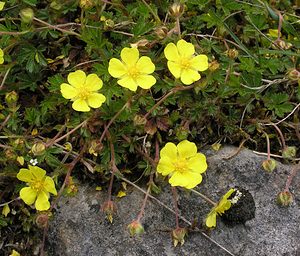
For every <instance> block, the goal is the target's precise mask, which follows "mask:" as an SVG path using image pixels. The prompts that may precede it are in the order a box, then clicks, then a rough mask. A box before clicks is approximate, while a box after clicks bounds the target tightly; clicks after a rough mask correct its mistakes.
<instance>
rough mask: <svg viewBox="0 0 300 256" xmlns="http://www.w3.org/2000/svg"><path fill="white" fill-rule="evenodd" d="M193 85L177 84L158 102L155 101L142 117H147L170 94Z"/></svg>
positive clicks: (188, 88)
mask: <svg viewBox="0 0 300 256" xmlns="http://www.w3.org/2000/svg"><path fill="white" fill-rule="evenodd" d="M194 87H195V85H190V86H177V87H175V88H173V89H171V91H169V92H168V93H167V94H165V95H164V96H163V97H162V98H161V99H160V100H159V101H158V102H156V104H155V105H153V107H152V108H151V109H150V110H149V111H148V112H147V113H146V114H145V115H144V119H147V117H148V116H149V115H150V114H151V113H152V112H153V110H154V109H156V108H157V107H158V106H159V105H161V104H162V103H163V102H164V101H165V100H166V99H167V98H169V97H170V96H171V95H172V94H174V93H176V92H178V91H186V90H190V89H192V88H194Z"/></svg>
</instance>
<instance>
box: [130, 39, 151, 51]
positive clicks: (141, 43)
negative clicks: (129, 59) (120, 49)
mask: <svg viewBox="0 0 300 256" xmlns="http://www.w3.org/2000/svg"><path fill="white" fill-rule="evenodd" d="M130 46H131V47H132V48H134V47H136V48H146V49H148V48H150V42H149V40H147V39H141V40H139V41H137V42H136V43H133V44H130Z"/></svg>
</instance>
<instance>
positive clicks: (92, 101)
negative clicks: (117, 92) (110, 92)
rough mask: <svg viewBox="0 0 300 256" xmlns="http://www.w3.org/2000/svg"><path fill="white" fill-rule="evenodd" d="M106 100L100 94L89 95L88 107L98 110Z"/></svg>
mask: <svg viewBox="0 0 300 256" xmlns="http://www.w3.org/2000/svg"><path fill="white" fill-rule="evenodd" d="M105 100H106V98H105V96H104V95H103V94H101V93H91V94H90V96H89V97H88V99H87V101H88V105H89V106H90V107H92V108H99V107H101V105H102V103H103V102H105Z"/></svg>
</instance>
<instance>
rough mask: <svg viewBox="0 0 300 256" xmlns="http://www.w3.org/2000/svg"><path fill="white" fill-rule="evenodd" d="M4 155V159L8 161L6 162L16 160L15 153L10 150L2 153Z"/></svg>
mask: <svg viewBox="0 0 300 256" xmlns="http://www.w3.org/2000/svg"><path fill="white" fill-rule="evenodd" d="M4 153H5V157H6V158H7V159H8V160H14V159H16V158H17V155H16V154H15V152H13V151H12V150H11V149H6V150H5V151H4Z"/></svg>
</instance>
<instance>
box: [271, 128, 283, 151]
mask: <svg viewBox="0 0 300 256" xmlns="http://www.w3.org/2000/svg"><path fill="white" fill-rule="evenodd" d="M272 125H273V126H274V128H275V129H276V131H277V132H278V133H279V136H280V139H281V143H282V149H285V148H286V145H285V139H284V137H283V134H282V132H281V130H280V129H279V128H278V126H277V125H276V124H273V123H272Z"/></svg>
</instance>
